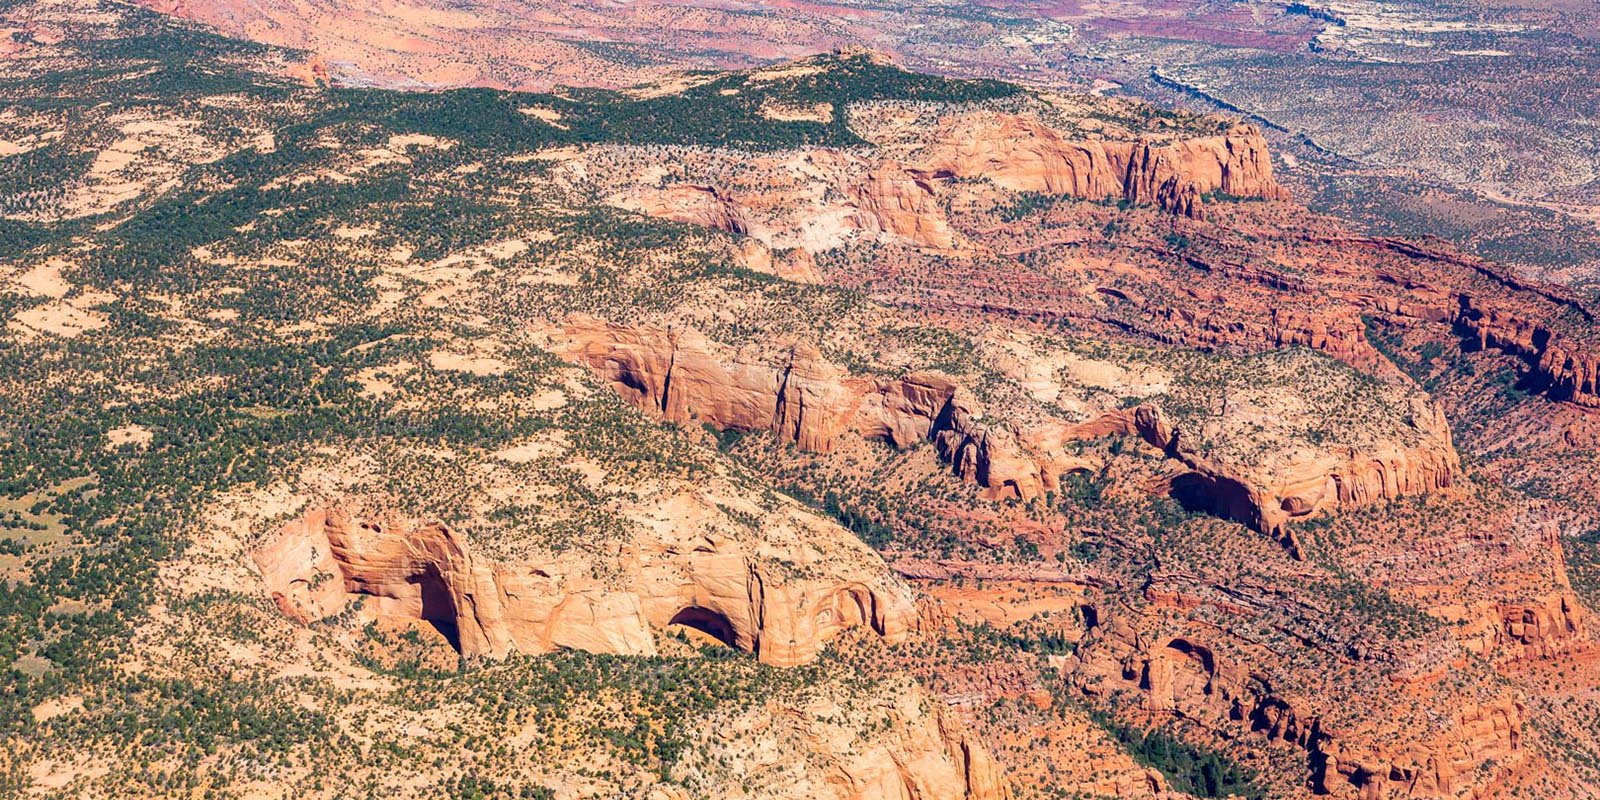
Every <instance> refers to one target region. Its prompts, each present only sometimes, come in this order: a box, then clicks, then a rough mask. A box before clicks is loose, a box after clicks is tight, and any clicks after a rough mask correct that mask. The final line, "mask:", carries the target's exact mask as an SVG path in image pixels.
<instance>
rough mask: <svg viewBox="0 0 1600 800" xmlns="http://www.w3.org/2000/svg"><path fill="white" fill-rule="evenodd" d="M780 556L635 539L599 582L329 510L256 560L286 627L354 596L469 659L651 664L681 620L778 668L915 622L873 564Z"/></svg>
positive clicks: (566, 565)
mask: <svg viewBox="0 0 1600 800" xmlns="http://www.w3.org/2000/svg"><path fill="white" fill-rule="evenodd" d="M670 510H673V511H681V512H686V515H687V512H692V509H676V508H675V509H670ZM834 534H835V536H834V537H833V538H834V539H836V541H833V542H831V543H830V544H832V545H834V546H836V547H838V548H841V549H843V550H845V551H846V552H849V553H852V554H854V551H855V550H859V549H861V547H862V546H861V545H859V544H858V543H856V542H855V540H854V539H853V537H850V536H849V535H848V534H847V533H845V532H844V531H842V530H835V531H834ZM767 549H772V548H767ZM782 555H783V554H780V553H759V554H758V553H756V552H753V550H752V549H751V548H748V547H745V546H743V545H741V544H740V543H738V542H734V541H732V540H717V539H715V538H712V537H709V536H704V537H702V536H696V537H693V538H688V539H685V540H683V541H677V540H674V539H672V538H670V537H668V538H663V539H662V540H659V541H645V542H640V543H638V546H637V550H636V551H635V552H634V553H633V554H632V556H631V557H630V558H628V559H627V563H626V564H624V565H622V567H623V573H624V577H623V578H622V580H621V581H620V582H615V583H605V582H601V581H600V580H598V579H595V578H593V577H592V576H591V571H590V570H589V569H588V565H587V563H578V562H575V561H574V560H572V559H551V560H549V561H499V562H497V561H492V560H489V559H484V558H481V557H477V556H475V555H474V554H473V553H472V552H471V550H470V548H469V547H468V546H467V544H466V542H465V539H464V538H463V537H462V536H461V535H460V533H458V532H456V531H453V530H451V529H450V528H448V527H446V526H444V525H442V524H439V523H436V522H415V521H411V520H405V519H401V518H398V517H396V516H395V515H393V514H376V515H356V514H352V513H350V512H347V511H346V510H344V509H343V508H342V507H339V506H335V507H332V508H328V509H324V510H317V511H312V512H310V513H307V514H306V515H304V516H303V517H302V518H301V519H299V520H297V521H295V522H293V523H291V524H289V525H287V526H285V528H284V529H283V530H282V531H281V533H280V534H279V535H278V536H277V537H276V538H275V539H274V540H272V541H271V542H269V543H267V544H266V545H265V546H264V547H262V548H260V549H259V550H257V551H256V552H255V554H254V557H255V561H256V564H257V566H258V567H259V568H260V570H261V575H262V578H263V580H264V582H265V584H266V588H267V591H268V592H269V593H270V595H271V597H272V599H273V601H274V602H275V603H276V604H277V605H278V608H279V609H281V610H282V611H283V613H285V614H286V615H288V616H290V617H292V618H294V619H296V620H299V621H301V622H305V623H309V622H314V621H317V620H320V619H324V618H327V617H330V616H333V615H335V614H338V613H340V612H341V611H343V610H344V609H345V608H346V605H347V603H349V602H350V601H351V600H353V599H356V598H363V599H364V602H365V603H366V604H367V605H368V606H369V607H370V608H371V609H372V610H373V611H374V612H375V613H376V614H378V615H380V616H390V617H398V618H403V619H415V620H424V621H427V622H430V623H432V624H434V626H435V627H437V628H438V629H439V630H440V631H441V632H442V633H444V634H445V635H446V636H447V637H448V638H450V639H451V641H452V643H453V644H455V645H456V647H457V648H458V649H459V650H460V652H461V653H462V654H464V655H468V656H485V657H490V658H500V657H504V656H506V655H507V654H509V653H511V652H513V651H515V652H521V653H543V652H549V651H551V650H553V649H556V648H574V649H580V650H587V651H591V652H600V653H619V654H634V655H648V654H654V653H655V640H654V637H653V635H652V633H651V630H652V627H656V628H659V627H663V626H666V625H669V624H682V625H688V626H691V627H695V628H699V629H700V630H702V631H705V632H706V633H709V634H711V635H713V636H715V637H717V638H718V639H721V640H722V641H723V642H725V643H726V644H728V645H730V646H734V647H738V648H740V649H743V650H748V651H751V652H754V653H756V654H757V655H758V656H759V657H760V659H761V660H762V661H764V662H766V663H770V664H776V665H784V666H787V665H793V664H799V663H803V662H806V661H809V660H811V659H812V658H814V657H815V656H816V654H817V651H818V650H819V649H820V648H821V646H822V645H823V643H825V642H826V641H828V640H829V639H830V638H832V637H833V636H835V635H836V634H838V633H839V632H840V631H842V630H844V629H846V628H850V627H854V626H868V627H871V628H872V629H873V630H874V631H876V632H877V633H879V634H881V635H883V636H884V637H886V638H888V639H890V640H899V639H901V638H903V637H904V636H905V635H906V632H907V629H908V626H909V625H910V624H911V623H912V622H913V621H914V619H915V616H914V613H915V612H914V610H913V608H912V604H911V598H910V592H909V589H907V588H906V587H905V586H904V585H903V584H901V583H900V582H898V581H897V580H894V579H893V578H891V577H889V576H888V575H887V572H886V570H883V569H879V570H872V569H870V568H863V567H862V566H861V563H858V562H871V561H874V560H875V557H874V558H873V559H867V558H862V559H845V558H839V559H834V560H831V561H829V562H825V563H823V564H818V565H814V568H813V569H810V570H807V571H805V572H804V573H803V574H796V573H795V572H794V570H793V569H791V568H789V567H787V566H786V565H785V563H784V561H783V559H782V558H781V556H782ZM788 555H791V556H795V557H796V558H801V556H798V555H797V554H794V553H790V554H788ZM876 563H877V565H878V566H879V567H880V568H881V567H882V564H881V562H876Z"/></svg>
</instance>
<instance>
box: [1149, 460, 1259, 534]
mask: <svg viewBox="0 0 1600 800" xmlns="http://www.w3.org/2000/svg"><path fill="white" fill-rule="evenodd" d="M1168 494H1170V495H1171V497H1172V499H1173V500H1176V501H1178V505H1180V506H1183V510H1185V511H1188V512H1189V513H1191V514H1209V515H1212V516H1216V517H1221V518H1223V519H1228V520H1233V521H1234V522H1238V523H1242V524H1244V525H1246V526H1249V527H1252V528H1257V529H1259V527H1260V525H1261V523H1262V519H1261V517H1262V514H1261V510H1260V509H1259V508H1257V507H1256V504H1255V503H1254V502H1252V501H1251V499H1250V492H1249V490H1247V489H1245V487H1243V486H1241V485H1240V484H1239V483H1237V482H1236V481H1231V480H1227V479H1225V478H1214V477H1211V476H1209V475H1202V474H1200V473H1198V472H1185V473H1183V474H1181V475H1177V476H1174V477H1173V478H1172V480H1171V482H1170V483H1169V484H1168Z"/></svg>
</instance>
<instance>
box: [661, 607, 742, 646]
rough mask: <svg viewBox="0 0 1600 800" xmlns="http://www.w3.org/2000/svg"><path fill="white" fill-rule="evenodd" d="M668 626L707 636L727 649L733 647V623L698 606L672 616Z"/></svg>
mask: <svg viewBox="0 0 1600 800" xmlns="http://www.w3.org/2000/svg"><path fill="white" fill-rule="evenodd" d="M667 624H668V625H682V626H684V627H686V628H694V629H695V630H697V631H700V632H701V633H704V634H707V635H709V636H711V637H713V638H715V639H716V640H717V641H719V642H722V643H723V644H725V645H727V646H728V647H735V646H736V645H735V644H734V642H735V641H736V639H735V637H734V633H733V623H732V622H731V621H730V620H729V619H728V618H727V617H725V616H723V615H721V614H718V613H717V612H715V611H712V610H711V609H709V608H701V607H700V606H689V607H688V608H685V609H684V610H682V611H679V612H678V613H677V614H675V615H673V617H672V620H671V621H670V622H668V623H667Z"/></svg>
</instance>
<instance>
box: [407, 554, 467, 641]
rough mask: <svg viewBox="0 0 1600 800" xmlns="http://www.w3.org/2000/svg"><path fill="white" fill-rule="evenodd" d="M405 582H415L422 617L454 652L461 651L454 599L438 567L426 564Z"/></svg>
mask: <svg viewBox="0 0 1600 800" xmlns="http://www.w3.org/2000/svg"><path fill="white" fill-rule="evenodd" d="M407 582H409V583H414V584H416V585H417V589H418V590H419V592H420V594H421V596H422V613H421V614H420V616H421V617H422V619H423V620H424V621H426V622H427V623H428V624H430V625H432V626H433V627H434V629H435V630H437V631H438V632H439V633H441V634H443V635H444V638H445V640H446V641H448V642H450V646H451V647H453V648H455V650H456V652H458V653H459V652H461V630H460V629H459V628H457V627H456V603H455V599H454V598H453V597H452V596H451V594H450V586H449V585H448V584H446V583H445V580H444V575H443V574H441V573H440V572H439V568H438V567H437V566H436V565H433V564H427V565H425V566H424V567H423V569H422V571H421V572H419V573H417V574H416V575H412V576H411V577H409V578H408V579H407Z"/></svg>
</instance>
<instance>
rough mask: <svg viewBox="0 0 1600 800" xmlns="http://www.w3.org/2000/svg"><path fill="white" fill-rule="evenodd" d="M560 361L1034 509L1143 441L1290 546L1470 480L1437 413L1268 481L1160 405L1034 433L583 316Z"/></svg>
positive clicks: (940, 403)
mask: <svg viewBox="0 0 1600 800" xmlns="http://www.w3.org/2000/svg"><path fill="white" fill-rule="evenodd" d="M549 336H550V341H549V346H550V348H551V350H552V351H553V352H556V353H557V354H559V355H561V356H562V357H563V358H566V359H567V360H569V361H572V362H573V363H576V364H579V365H582V366H585V367H587V368H589V369H590V370H591V371H592V372H594V373H595V374H596V375H598V376H599V377H601V378H604V379H605V380H606V381H607V382H609V383H610V384H611V385H612V386H613V387H615V388H616V389H617V391H618V392H619V393H621V394H622V395H623V397H625V398H626V399H627V400H628V401H629V402H631V403H633V404H634V405H636V406H638V407H640V408H644V409H647V410H649V411H652V412H654V413H656V414H659V415H661V416H662V417H663V418H665V419H669V420H672V421H675V422H702V423H707V424H710V425H713V426H715V427H717V428H719V429H734V430H741V431H768V432H771V433H772V434H773V435H774V436H776V437H778V438H779V439H780V440H783V441H789V442H793V443H794V444H795V445H796V446H797V447H799V448H801V449H803V450H811V451H817V452H827V451H829V450H831V449H832V448H833V446H834V443H835V442H836V441H837V440H838V438H839V437H840V436H841V435H843V434H845V433H846V432H849V433H855V434H858V435H860V436H862V437H865V438H868V439H878V440H882V441H885V442H888V443H889V444H891V445H893V446H895V447H897V448H907V447H911V446H914V445H916V444H918V443H921V442H932V443H933V444H934V446H935V447H936V448H937V449H938V452H939V454H940V455H941V456H942V457H943V458H944V459H945V460H946V461H947V462H948V463H949V464H950V465H951V467H952V469H953V470H954V471H955V473H956V474H957V475H959V476H961V477H962V478H964V479H966V480H969V481H972V482H974V483H976V484H978V485H979V486H982V487H984V490H985V493H986V494H987V495H988V496H990V497H991V498H997V499H998V498H1017V499H1029V498H1034V497H1041V496H1043V495H1044V493H1045V492H1047V491H1055V490H1058V489H1059V488H1060V486H1061V478H1062V476H1063V475H1065V474H1067V473H1070V472H1073V471H1076V470H1090V469H1092V468H1095V467H1097V466H1098V465H1097V464H1095V463H1092V462H1089V461H1086V460H1085V459H1083V458H1082V457H1079V456H1076V455H1072V454H1070V453H1069V452H1068V450H1067V447H1066V445H1068V444H1069V443H1071V442H1075V441H1082V440H1087V439H1098V438H1104V437H1109V436H1136V437H1138V438H1140V439H1142V440H1143V441H1145V442H1146V443H1148V444H1149V445H1151V446H1152V447H1154V448H1156V449H1157V450H1159V451H1160V452H1161V453H1163V454H1164V455H1165V456H1166V457H1167V458H1169V459H1171V460H1173V461H1174V462H1176V463H1177V464H1178V465H1179V466H1180V467H1181V469H1180V470H1179V471H1178V472H1177V473H1175V474H1173V475H1172V476H1171V477H1170V478H1169V479H1168V487H1167V488H1168V490H1169V491H1171V492H1172V493H1173V494H1174V495H1175V496H1177V497H1179V499H1180V500H1183V501H1185V502H1186V503H1189V504H1191V505H1196V506H1200V507H1204V508H1207V509H1209V510H1211V511H1213V512H1214V513H1216V514H1218V515H1220V516H1223V517H1227V518H1229V519H1234V520H1238V521H1240V522H1243V523H1245V524H1246V525H1249V526H1251V527H1252V528H1254V529H1256V530H1258V531H1261V532H1264V533H1268V534H1271V535H1274V536H1278V537H1283V539H1284V541H1285V544H1286V545H1288V546H1289V547H1290V549H1291V551H1293V552H1296V553H1298V547H1297V545H1296V544H1295V543H1294V541H1293V539H1292V536H1291V535H1290V534H1289V533H1288V532H1287V531H1286V528H1285V525H1284V523H1286V522H1287V521H1288V520H1289V519H1290V518H1293V517H1302V516H1306V515H1309V514H1312V513H1315V512H1318V511H1322V510H1326V509H1330V508H1336V507H1343V506H1355V505H1361V504H1365V503H1369V502H1372V501H1375V500H1381V499H1392V498H1396V497H1401V496H1403V495H1408V494H1418V493H1423V492H1429V491H1434V490H1438V489H1444V488H1446V487H1449V486H1450V485H1451V484H1452V483H1453V481H1454V480H1455V476H1456V475H1457V474H1458V473H1459V471H1460V459H1459V457H1458V456H1457V455H1456V452H1455V448H1454V447H1453V446H1452V445H1451V443H1450V429H1449V425H1448V423H1447V422H1446V420H1445V419H1444V415H1443V413H1442V412H1440V411H1439V410H1438V409H1437V408H1435V407H1431V406H1429V407H1428V409H1427V410H1428V412H1430V413H1431V416H1430V417H1428V418H1425V419H1423V420H1421V421H1420V423H1421V424H1422V425H1423V426H1425V427H1424V430H1425V432H1426V434H1427V438H1426V440H1425V442H1424V444H1423V445H1421V446H1418V447H1402V446H1398V445H1396V446H1385V447H1381V448H1379V449H1377V450H1374V451H1372V452H1360V453H1358V452H1354V451H1350V450H1348V449H1346V450H1344V451H1343V452H1340V451H1338V450H1331V451H1329V452H1328V453H1326V454H1322V455H1319V457H1316V458H1312V459H1307V460H1302V461H1299V462H1297V463H1295V464H1293V465H1292V466H1291V468H1289V469H1286V470H1282V471H1280V472H1279V473H1278V474H1277V475H1275V476H1274V477H1273V478H1271V479H1270V482H1268V481H1267V480H1266V479H1263V478H1261V477H1258V476H1256V475H1254V474H1252V472H1251V471H1250V470H1248V469H1238V468H1234V467H1231V466H1229V465H1226V464H1222V463H1219V462H1217V461H1216V460H1214V459H1208V458H1206V457H1203V456H1201V455H1200V454H1198V453H1197V452H1195V451H1194V450H1193V448H1191V447H1190V445H1189V441H1188V439H1186V438H1185V436H1184V435H1183V433H1182V431H1181V430H1179V429H1177V428H1175V427H1174V426H1173V425H1172V424H1170V423H1169V422H1168V421H1167V420H1166V418H1165V417H1164V416H1163V414H1162V412H1161V411H1160V410H1159V409H1158V408H1155V407H1153V406H1149V405H1141V406H1138V407H1135V408H1127V409H1120V410H1115V411H1110V412H1107V413H1105V414H1103V415H1101V416H1099V417H1097V418H1095V419H1092V420H1089V421H1086V422H1080V423H1068V422H1065V421H1060V420H1050V421H1046V422H1044V423H1041V424H1037V425H1034V426H1032V427H1031V429H1030V431H1029V432H1027V433H1025V434H1021V435H1019V434H1016V433H1013V432H1012V431H1011V430H1010V429H1009V428H1008V427H1006V426H1004V425H1003V424H1002V425H993V424H989V423H985V422H980V421H979V420H980V419H982V418H983V413H982V409H981V407H980V406H979V405H978V403H977V401H976V400H975V399H974V398H973V397H972V396H971V394H970V393H969V392H966V391H965V390H963V389H962V388H961V387H959V386H958V385H956V383H955V382H954V381H952V380H951V379H949V378H948V377H945V376H943V375H939V374H933V373H913V374H910V375H907V376H905V377H903V378H899V379H893V380H891V379H883V378H872V377H862V376H852V375H850V374H848V373H847V372H846V371H845V370H843V369H841V368H840V367H838V366H836V365H834V364H831V363H829V362H828V361H827V360H825V359H824V358H822V356H821V355H820V354H819V353H818V352H817V351H816V350H815V348H812V347H810V346H808V345H805V344H798V345H794V346H792V347H790V348H788V349H787V350H786V351H784V352H782V353H780V354H779V355H777V356H775V357H769V358H765V359H764V358H761V357H752V356H749V355H745V354H734V353H727V352H726V351H727V348H723V347H721V346H719V345H717V344H716V343H714V342H711V341H709V340H707V339H705V338H704V337H703V336H700V335H699V334H698V333H696V332H694V331H688V330H677V331H674V330H666V329H662V328H655V327H648V326H639V327H629V326H624V325H616V324H611V323H607V322H603V321H601V320H597V319H594V318H592V317H584V316H577V317H573V318H572V319H569V320H568V321H567V323H566V324H565V325H563V326H560V327H557V328H554V329H552V330H551V332H550V335H549Z"/></svg>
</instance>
